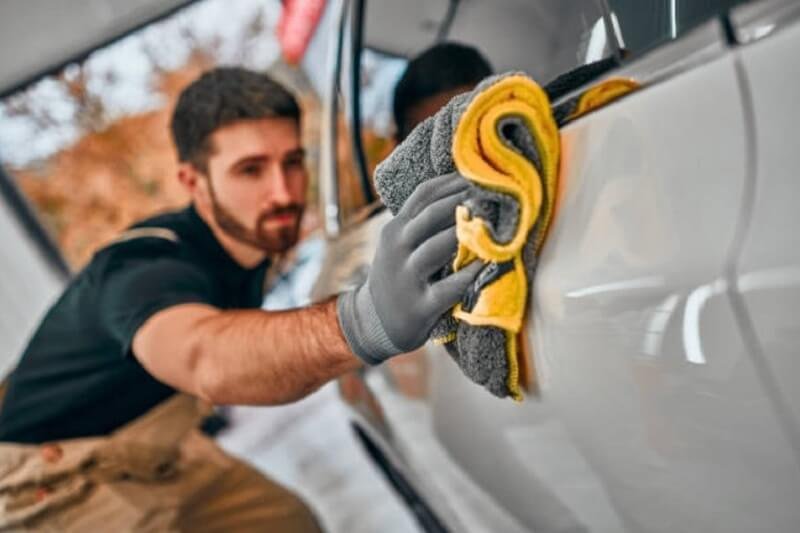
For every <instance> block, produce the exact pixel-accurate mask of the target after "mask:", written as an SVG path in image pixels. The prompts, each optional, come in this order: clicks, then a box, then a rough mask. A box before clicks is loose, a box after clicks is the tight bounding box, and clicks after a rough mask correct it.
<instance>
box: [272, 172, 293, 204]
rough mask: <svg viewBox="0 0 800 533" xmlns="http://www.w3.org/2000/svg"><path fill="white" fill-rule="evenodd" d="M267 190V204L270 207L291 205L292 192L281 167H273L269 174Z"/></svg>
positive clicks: (287, 178)
mask: <svg viewBox="0 0 800 533" xmlns="http://www.w3.org/2000/svg"><path fill="white" fill-rule="evenodd" d="M268 181H269V186H268V190H267V202H268V203H270V204H272V205H288V204H291V203H292V201H293V200H292V192H291V187H290V184H289V177H288V176H287V175H286V172H285V171H284V170H283V167H282V165H275V166H274V167H273V169H272V172H270V179H269V180H268Z"/></svg>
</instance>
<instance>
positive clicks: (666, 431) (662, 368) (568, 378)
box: [529, 54, 800, 531]
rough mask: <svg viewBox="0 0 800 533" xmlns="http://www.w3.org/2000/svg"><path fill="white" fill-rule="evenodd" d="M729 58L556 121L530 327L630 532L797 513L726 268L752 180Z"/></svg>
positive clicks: (575, 429)
mask: <svg viewBox="0 0 800 533" xmlns="http://www.w3.org/2000/svg"><path fill="white" fill-rule="evenodd" d="M734 60H735V59H734V57H733V54H728V55H727V56H726V57H724V58H721V59H718V60H716V61H714V62H712V63H709V64H706V65H704V66H703V67H702V68H698V69H693V70H690V71H688V72H686V73H684V74H681V75H680V76H677V77H675V78H672V79H670V80H669V81H667V82H664V83H662V84H657V85H655V86H653V87H651V88H649V89H647V90H644V91H641V92H639V93H636V94H634V95H632V96H630V97H629V98H628V99H626V100H625V101H624V102H622V103H619V104H617V105H612V106H610V107H609V108H608V109H604V110H601V111H599V112H598V113H596V114H595V115H593V116H592V117H590V118H588V119H587V120H585V121H582V122H579V123H577V124H575V125H572V126H569V127H568V128H567V129H566V130H565V131H563V132H562V139H563V144H564V146H565V150H566V153H567V156H566V157H565V159H564V163H563V164H564V168H563V169H562V182H561V187H562V191H563V197H562V201H561V204H560V206H559V211H558V214H557V216H556V222H555V224H554V227H553V228H552V231H551V234H550V236H549V239H548V242H547V244H546V247H545V249H544V253H543V256H542V259H541V263H540V270H539V272H538V274H537V277H536V280H535V283H534V298H533V302H534V321H533V324H532V328H531V329H530V331H529V333H530V334H531V336H532V340H533V344H534V347H535V350H534V352H535V357H536V359H537V364H536V367H537V369H539V370H540V387H541V389H542V396H543V398H545V400H546V401H547V402H549V403H551V404H553V406H554V409H555V410H557V412H558V414H559V417H560V418H561V420H563V421H564V424H565V425H566V426H567V428H568V430H569V431H570V432H571V433H572V434H573V435H574V436H575V439H576V441H577V442H578V443H579V445H580V449H581V450H582V451H583V452H584V455H585V457H586V458H587V461H588V462H589V463H590V464H591V465H592V466H593V468H594V469H595V470H596V471H597V473H598V475H599V476H600V477H601V478H602V479H603V480H604V483H605V487H606V489H607V492H608V495H609V497H610V498H611V499H612V501H613V503H614V505H615V508H616V509H617V510H618V512H619V514H620V516H621V517H622V518H623V520H624V523H625V526H626V528H627V529H628V530H629V531H753V530H755V529H758V530H761V531H764V530H770V531H787V530H790V529H791V527H792V526H791V525H792V524H795V525H796V524H798V523H800V511H798V509H797V508H796V506H794V505H793V504H792V502H793V501H794V499H795V496H794V495H796V494H797V493H798V490H800V475H798V474H800V471H798V465H797V463H796V461H795V458H794V456H793V453H792V449H791V445H790V442H788V441H787V439H786V436H785V433H784V431H783V428H782V425H781V423H780V420H779V419H778V418H777V417H776V414H775V413H774V411H773V409H772V404H771V401H770V394H769V391H768V390H766V388H765V387H766V385H765V384H764V383H762V382H761V381H760V379H759V373H758V372H757V371H756V369H755V368H754V367H753V361H752V359H751V356H750V354H749V353H748V351H747V344H746V343H745V342H744V339H743V338H742V333H741V332H740V328H739V325H738V322H737V320H736V317H735V315H734V310H733V307H732V304H731V299H730V291H731V283H730V281H731V280H729V279H727V277H726V265H727V264H728V262H729V261H730V257H729V255H730V250H731V247H732V246H733V244H734V242H735V238H736V227H737V224H736V222H737V220H738V219H739V215H740V211H741V207H742V206H743V205H744V204H745V203H746V202H745V200H746V199H745V198H744V196H743V195H744V193H745V191H746V190H747V189H746V181H747V180H748V179H750V176H748V175H747V173H746V169H747V161H746V157H747V154H748V150H747V146H746V142H747V139H748V129H749V125H748V124H747V122H746V119H745V116H744V114H743V111H742V106H741V100H742V95H741V93H740V88H739V83H738V80H737V77H736V73H735V65H734ZM723 509H725V511H726V512H721V510H723ZM745 509H747V510H746V511H745ZM739 510H741V511H739Z"/></svg>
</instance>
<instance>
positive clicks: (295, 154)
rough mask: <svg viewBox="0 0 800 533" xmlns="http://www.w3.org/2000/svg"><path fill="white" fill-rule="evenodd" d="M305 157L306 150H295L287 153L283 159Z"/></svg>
mask: <svg viewBox="0 0 800 533" xmlns="http://www.w3.org/2000/svg"><path fill="white" fill-rule="evenodd" d="M305 155H306V150H305V148H295V149H294V150H290V151H288V152H286V154H285V155H284V156H283V158H284V159H288V158H290V157H305Z"/></svg>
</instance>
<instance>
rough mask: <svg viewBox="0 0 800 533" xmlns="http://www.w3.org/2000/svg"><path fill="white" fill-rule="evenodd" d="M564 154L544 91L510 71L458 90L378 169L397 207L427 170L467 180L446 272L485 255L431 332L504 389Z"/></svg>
mask: <svg viewBox="0 0 800 533" xmlns="http://www.w3.org/2000/svg"><path fill="white" fill-rule="evenodd" d="M558 161H559V136H558V129H557V125H556V122H555V120H554V119H553V116H552V113H551V110H550V103H549V100H548V98H547V95H546V94H545V92H544V91H543V90H542V89H541V88H540V87H539V86H538V85H537V84H536V83H535V82H534V81H533V80H531V79H530V78H529V77H527V76H526V75H524V74H522V73H517V72H512V73H506V74H502V75H498V76H493V77H490V78H487V79H486V80H484V81H483V82H481V83H480V84H479V85H478V86H477V87H476V88H475V89H474V90H473V91H471V92H469V93H464V94H461V95H458V96H456V97H455V98H453V99H452V100H451V101H450V102H449V103H448V104H447V105H446V106H444V107H443V108H442V109H441V110H439V112H438V113H436V115H434V116H433V117H430V118H428V119H427V120H426V121H424V122H423V123H422V124H420V125H419V126H417V128H416V129H414V131H412V132H411V134H410V135H409V136H408V137H407V138H406V140H405V141H404V142H403V143H402V144H401V145H400V146H398V147H397V148H396V149H395V150H394V152H393V153H392V154H391V155H390V156H389V158H387V159H386V160H385V161H384V162H383V163H381V165H379V166H378V168H377V169H376V172H375V183H376V186H377V189H378V192H379V194H380V195H381V198H382V200H383V202H384V203H385V204H386V205H387V207H389V209H390V210H391V211H392V212H393V213H395V214H396V213H397V212H398V211H399V209H400V208H401V207H402V205H403V203H404V202H405V200H406V199H407V198H408V197H409V196H410V194H411V193H412V192H413V191H414V189H415V188H416V187H417V186H418V185H419V184H420V183H422V182H423V181H425V180H427V179H430V178H433V177H435V176H438V175H441V174H446V173H449V172H453V171H454V170H458V171H459V173H461V174H462V175H463V176H464V177H465V178H466V179H467V180H468V181H469V182H470V183H471V185H472V186H471V188H470V191H469V194H468V198H467V199H466V200H465V201H464V202H463V203H462V205H460V206H458V208H457V209H456V213H455V218H456V234H457V237H458V249H457V252H456V256H455V258H454V260H453V263H452V264H451V265H447V266H445V267H444V268H443V271H442V275H446V274H447V273H448V272H449V271H452V270H459V269H461V268H463V267H464V266H466V265H467V264H469V263H471V262H472V261H475V260H481V261H483V262H485V263H486V265H485V266H484V268H483V269H482V270H481V272H480V273H479V274H478V276H477V278H476V280H475V282H474V283H473V285H472V286H471V287H470V288H469V290H468V291H467V293H466V295H465V297H464V299H463V300H462V302H461V303H459V304H458V305H456V306H455V308H454V309H453V310H452V312H450V313H447V314H446V315H445V316H444V317H443V318H442V319H441V320H440V321H439V323H438V324H437V325H436V327H435V328H434V330H433V332H432V333H431V338H432V339H433V340H434V342H438V343H441V344H444V345H445V346H446V348H447V350H448V352H449V353H450V354H451V355H452V356H453V358H454V359H455V360H456V362H457V363H458V365H459V366H460V367H461V369H462V370H463V371H464V373H465V374H466V375H467V376H468V377H469V378H470V379H472V380H473V381H475V382H476V383H479V384H481V385H483V386H484V387H485V388H486V389H488V390H489V391H490V392H491V393H492V394H494V395H496V396H498V397H507V396H510V397H512V398H514V399H516V400H520V399H521V398H522V391H521V379H522V375H521V372H520V369H521V365H522V364H524V361H523V360H522V359H521V358H520V357H519V334H520V331H521V329H522V324H523V319H524V314H525V309H526V306H527V300H528V294H529V291H530V283H531V281H532V279H533V273H534V270H535V267H536V258H537V255H538V252H539V250H540V248H541V245H542V242H543V240H544V236H545V232H546V230H547V228H548V225H549V223H550V219H551V218H552V214H553V200H554V197H555V190H556V179H557V175H558Z"/></svg>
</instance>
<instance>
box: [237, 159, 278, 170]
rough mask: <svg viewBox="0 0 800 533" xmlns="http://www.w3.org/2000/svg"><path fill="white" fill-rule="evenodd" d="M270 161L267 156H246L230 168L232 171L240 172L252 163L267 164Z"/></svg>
mask: <svg viewBox="0 0 800 533" xmlns="http://www.w3.org/2000/svg"><path fill="white" fill-rule="evenodd" d="M267 161H269V156H266V155H246V156H244V157H240V158H239V159H237V160H236V161H234V163H233V164H232V165H231V166H230V169H231V170H239V169H240V168H241V167H243V166H246V165H249V164H252V163H265V162H267Z"/></svg>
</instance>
